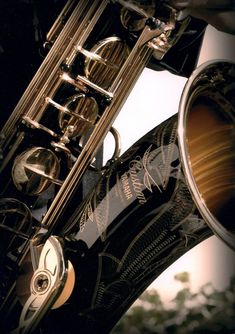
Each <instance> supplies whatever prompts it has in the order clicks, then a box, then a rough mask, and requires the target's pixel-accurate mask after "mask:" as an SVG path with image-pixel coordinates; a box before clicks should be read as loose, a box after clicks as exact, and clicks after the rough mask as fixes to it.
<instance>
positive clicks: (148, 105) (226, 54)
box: [105, 26, 235, 305]
mask: <svg viewBox="0 0 235 334" xmlns="http://www.w3.org/2000/svg"><path fill="white" fill-rule="evenodd" d="M211 59H227V60H231V61H232V60H235V36H231V35H228V34H224V33H221V32H218V31H217V30H216V29H214V28H212V27H210V26H209V27H208V28H207V31H206V34H205V38H204V41H203V45H202V50H201V53H200V57H199V62H198V64H202V63H203V62H205V61H207V60H211ZM185 83H186V78H182V77H178V76H175V75H172V74H170V73H169V72H167V71H162V72H156V71H153V70H150V69H147V68H146V69H145V70H144V72H143V73H142V75H141V77H140V78H139V80H138V81H137V83H136V85H135V87H134V89H133V90H132V92H131V94H130V96H129V97H128V99H127V101H126V103H125V105H124V107H123V109H122V110H121V113H120V114H119V116H118V118H117V119H116V121H115V123H114V127H115V128H116V129H117V130H118V131H119V133H120V135H121V139H122V152H124V151H125V150H126V149H127V148H128V147H129V146H130V145H132V144H133V143H134V142H135V141H136V140H138V139H139V138H140V137H141V136H143V135H144V134H145V133H146V132H148V131H149V130H151V129H152V128H153V127H155V126H157V125H158V124H160V123H161V122H162V121H164V120H165V119H167V118H168V117H170V116H172V115H173V114H175V113H177V111H178V104H179V100H180V96H181V93H182V90H183V87H184V85H185ZM112 150H113V141H112V138H111V135H110V137H109V135H108V136H107V139H106V147H105V158H108V157H111V155H112V153H111V152H112ZM234 259H235V252H233V251H232V250H230V249H229V248H228V247H227V246H225V245H224V244H223V243H222V242H221V241H220V240H218V238H216V237H214V236H213V237H211V238H209V239H208V240H206V241H204V242H203V243H201V244H200V245H198V246H196V247H195V248H194V249H192V250H191V251H189V252H188V253H187V254H185V255H184V256H183V257H181V258H180V259H179V260H178V261H176V262H175V263H174V264H173V265H172V266H170V267H169V268H168V269H167V270H166V271H165V272H164V273H163V274H162V275H160V276H159V277H158V278H157V279H156V281H155V282H154V283H153V284H152V285H151V286H150V288H152V287H154V288H156V289H157V290H158V292H159V293H160V296H161V298H162V301H163V302H164V303H165V304H166V305H169V303H170V300H171V299H172V298H174V296H175V294H176V291H178V290H179V289H180V288H181V286H180V285H178V284H180V283H177V282H176V281H175V280H174V275H175V274H176V273H179V272H183V271H187V272H189V273H190V281H191V288H192V290H193V291H194V292H196V291H197V290H198V288H199V287H200V286H202V285H203V284H205V283H207V282H212V283H213V285H214V286H215V288H217V289H219V290H223V288H225V287H226V286H227V285H228V283H229V278H230V277H231V275H234V274H235V268H234V267H233V266H231V263H234V262H235V261H234Z"/></svg>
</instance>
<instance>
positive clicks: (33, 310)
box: [0, 0, 235, 333]
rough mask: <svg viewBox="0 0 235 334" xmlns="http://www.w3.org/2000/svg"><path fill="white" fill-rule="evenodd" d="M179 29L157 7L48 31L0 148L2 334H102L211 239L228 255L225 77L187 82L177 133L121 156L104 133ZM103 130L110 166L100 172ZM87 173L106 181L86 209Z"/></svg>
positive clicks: (71, 5) (156, 136) (86, 6)
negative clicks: (45, 51)
mask: <svg viewBox="0 0 235 334" xmlns="http://www.w3.org/2000/svg"><path fill="white" fill-rule="evenodd" d="M143 3H144V2H143ZM111 13H112V14H111ZM65 17H66V18H67V23H66V24H65V26H63V25H62V24H61V22H62V21H63V20H64V18H65ZM154 17H155V18H154ZM176 17H177V12H176V11H175V10H174V9H173V8H172V7H170V6H169V5H167V4H164V3H163V2H161V1H159V4H156V3H155V1H150V2H148V4H147V5H146V4H141V3H140V2H135V1H133V2H128V1H122V0H119V1H87V0H81V1H79V2H78V3H77V2H76V1H69V2H68V3H67V5H66V6H65V8H64V10H63V11H62V13H61V15H60V17H59V18H58V20H57V21H56V22H55V24H54V26H53V27H52V29H51V31H50V32H49V34H48V41H47V46H49V47H51V50H50V51H49V53H48V55H47V57H46V59H45V60H44V62H43V63H42V65H41V67H40V68H39V70H38V72H37V73H36V75H35V77H34V78H33V80H32V82H31V83H30V85H29V87H28V88H27V90H26V92H25V93H24V95H23V96H22V98H21V100H20V101H19V103H18V105H17V106H16V108H15V110H14V111H13V113H12V115H11V116H10V118H9V120H8V121H7V123H6V124H5V126H4V127H3V129H2V131H1V136H0V138H1V149H2V155H3V159H2V163H1V167H0V173H1V185H2V189H1V200H0V215H1V216H0V219H1V221H0V224H1V225H0V228H1V234H2V236H1V239H3V240H4V242H3V243H2V246H1V248H2V249H1V253H2V257H1V267H2V269H1V270H2V273H1V277H3V279H2V282H1V284H2V285H1V299H2V304H1V308H0V312H1V315H4V319H3V320H2V317H1V322H2V323H1V326H2V327H0V328H2V329H3V332H6V333H8V332H11V331H12V332H15V333H29V332H35V331H36V330H37V327H38V326H39V327H40V328H39V331H42V332H44V331H45V333H50V332H51V333H53V331H54V332H57V333H60V332H61V333H65V332H66V331H68V333H70V332H71V333H72V332H76V331H77V329H78V328H79V330H80V331H81V333H108V332H109V331H110V330H111V328H112V327H113V326H114V324H115V322H116V321H118V319H119V318H120V317H121V315H122V314H123V313H124V312H125V311H126V310H127V308H128V307H129V306H130V305H131V303H132V302H133V301H134V300H135V299H136V298H137V297H138V296H139V295H140V293H141V292H142V291H143V290H144V289H145V288H146V287H147V286H148V285H149V284H150V283H151V282H152V281H153V279H154V278H155V277H156V276H157V275H159V274H160V273H161V272H162V271H163V270H165V269H166V268H167V267H168V266H169V264H170V263H172V262H173V261H175V260H176V259H177V258H178V257H179V256H181V255H182V254H184V253H185V252H186V251H187V250H189V249H190V248H191V247H193V246H194V245H196V244H197V243H199V242H201V241H202V240H204V239H205V238H206V237H208V236H210V235H211V234H212V231H213V232H214V233H216V234H217V235H218V236H219V237H221V238H222V239H223V240H224V241H225V242H226V243H227V244H228V245H229V246H231V247H233V248H234V228H233V226H232V222H233V217H234V210H233V211H231V208H232V205H231V203H232V202H233V201H234V173H233V170H234V168H233V167H234V155H233V148H234V145H235V144H234V143H235V142H234V101H233V100H232V99H231V96H232V95H233V85H232V84H231V85H230V84H229V83H232V82H233V81H234V73H235V72H234V65H233V64H230V63H226V62H223V61H220V62H218V63H212V64H206V65H205V66H204V67H203V68H202V69H198V70H197V71H195V73H194V74H193V75H192V77H191V78H190V79H189V82H188V84H187V85H186V87H185V91H184V93H183V95H182V101H181V107H180V113H179V122H178V125H177V117H173V118H172V119H170V120H168V121H166V122H164V123H163V124H161V125H160V126H159V127H157V128H156V129H154V130H153V131H152V132H150V133H149V134H147V135H146V136H145V137H143V138H142V139H141V140H140V141H139V142H137V143H136V144H135V145H134V146H133V147H132V148H130V149H129V150H128V151H127V152H126V153H125V154H124V155H123V156H122V157H120V158H119V157H118V152H119V139H118V135H117V133H116V131H115V130H114V129H113V128H112V124H113V122H114V120H115V118H116V116H117V114H118V112H119V111H120V109H121V107H122V105H123V104H124V102H125V100H126V98H127V96H128V94H129V93H130V91H131V89H132V88H133V86H134V84H135V82H136V81H137V79H138V77H139V75H140V73H141V72H142V70H143V68H144V67H145V66H146V65H147V64H148V62H149V60H150V58H151V57H152V56H153V55H154V57H155V58H157V59H159V60H160V59H162V57H164V55H165V54H166V53H167V51H168V50H169V49H170V48H171V47H172V46H173V45H174V44H175V43H176V42H177V40H178V39H179V38H180V36H181V35H182V34H183V33H184V30H185V28H186V27H187V24H188V19H185V20H184V21H181V22H178V21H177V20H176ZM201 119H203V120H204V122H205V124H209V126H208V127H205V128H203V129H202V131H201V132H200V127H201V126H198V124H200V122H201ZM195 124H196V126H195ZM177 128H178V132H177ZM198 128H199V130H196V129H198ZM108 131H111V132H112V133H113V135H114V137H115V139H116V148H115V153H114V155H113V157H112V158H111V160H110V161H109V164H108V166H107V167H105V168H102V169H101V170H100V171H98V170H97V163H96V154H97V152H98V149H99V148H100V147H101V145H102V142H103V140H104V138H105V136H106V135H107V133H108ZM203 131H204V132H205V133H207V132H208V136H207V137H206V136H205V138H204V137H202V132H203ZM213 131H214V132H213ZM225 133H226V134H227V135H228V136H227V137H226V138H225ZM216 134H218V141H217V140H216V139H214V141H213V140H210V139H208V138H210V137H211V136H212V138H215V137H216ZM197 138H199V139H197ZM197 140H198V142H197ZM195 141H196V148H195ZM204 142H205V143H206V144H205V147H204ZM211 148H212V149H211ZM198 151H199V152H198ZM227 151H229V153H231V154H227ZM179 152H180V153H179ZM205 156H206V157H207V158H208V161H209V164H208V166H207V164H206V163H205V161H204V160H205ZM181 165H182V166H181ZM208 169H209V170H210V171H211V172H208V173H205V170H206V171H207V170H208ZM90 171H91V172H92V171H94V173H95V174H99V175H100V177H101V178H100V181H99V182H98V183H97V185H96V186H95V187H94V186H93V187H92V188H94V189H92V190H91V193H90V194H89V195H88V197H86V198H85V200H83V195H82V185H81V182H82V181H83V179H85V177H86V173H88V172H90ZM205 179H206V180H205ZM85 180H86V179H85ZM215 180H218V184H217V187H216V186H214V183H215ZM85 182H86V181H85ZM212 194H213V196H212ZM192 198H193V199H192ZM179 207H180V208H179ZM181 207H182V209H181ZM228 208H230V209H228ZM198 210H199V211H200V213H199V211H198ZM227 210H230V211H229V212H230V213H229V214H228V215H226V214H225V212H226V211H227ZM227 212H228V211H227ZM202 217H203V218H202ZM224 217H225V218H224ZM203 219H204V220H205V222H206V223H207V224H208V225H209V226H210V228H211V229H210V228H208V227H207V225H206V224H205V222H204V220H203ZM133 222H135V224H133ZM136 225H137V226H136ZM120 240H122V242H120ZM57 307H59V308H58V309H56V310H53V311H51V312H49V310H50V309H53V308H57ZM48 312H49V315H48V316H47V313H48ZM107 316H108V320H107V319H106V317H107ZM64 317H65V318H66V319H67V321H68V322H66V324H63V323H62V322H61V319H62V318H64ZM74 320H75V321H76V324H75V325H73V324H72V323H73V321H74ZM68 323H69V324H70V325H68ZM16 327H18V328H17V329H15V328H16ZM68 327H69V329H68Z"/></svg>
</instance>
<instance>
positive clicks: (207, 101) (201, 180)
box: [186, 96, 235, 231]
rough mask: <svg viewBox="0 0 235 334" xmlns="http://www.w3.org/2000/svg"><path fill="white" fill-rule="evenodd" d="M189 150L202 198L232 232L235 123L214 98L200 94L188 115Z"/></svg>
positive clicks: (234, 178) (215, 215)
mask: <svg viewBox="0 0 235 334" xmlns="http://www.w3.org/2000/svg"><path fill="white" fill-rule="evenodd" d="M186 128H187V135H186V136H187V141H188V153H189V159H190V165H191V169H192V174H193V177H194V180H195V183H196V185H197V188H198V191H199V193H200V196H201V198H202V201H203V202H204V203H205V205H206V206H207V207H208V209H209V210H210V212H211V213H212V215H213V216H214V217H215V218H216V219H217V220H218V221H219V222H220V223H221V224H222V225H223V226H224V227H225V228H226V229H228V230H229V231H232V230H234V226H233V222H232V219H233V218H232V217H234V214H235V206H234V200H235V186H234V184H235V125H234V120H233V119H232V117H231V116H229V114H227V113H226V112H225V111H224V110H223V106H222V105H220V104H219V103H218V102H217V101H216V100H213V99H212V98H211V97H207V96H200V97H197V98H196V99H195V100H194V101H193V103H192V105H191V107H190V110H189V112H188V118H187V126H186Z"/></svg>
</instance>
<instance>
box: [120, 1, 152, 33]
mask: <svg viewBox="0 0 235 334" xmlns="http://www.w3.org/2000/svg"><path fill="white" fill-rule="evenodd" d="M119 2H120V3H122V5H123V8H122V10H121V22H122V25H123V26H124V28H126V29H128V30H129V31H139V30H141V29H143V28H144V26H145V24H146V20H147V19H148V18H149V17H151V16H154V14H155V9H156V1H154V0H151V1H148V3H147V4H146V1H134V0H132V1H128V2H127V1H119Z"/></svg>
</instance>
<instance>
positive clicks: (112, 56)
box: [84, 37, 129, 89]
mask: <svg viewBox="0 0 235 334" xmlns="http://www.w3.org/2000/svg"><path fill="white" fill-rule="evenodd" d="M91 52H92V53H94V54H97V55H98V56H100V57H102V58H103V59H104V61H102V62H98V61H96V60H93V58H89V57H87V58H86V61H85V69H84V70H85V75H86V77H87V78H88V79H89V80H90V81H92V82H93V83H95V84H96V85H98V86H101V87H102V88H104V89H107V88H108V87H110V86H111V84H112V83H113V81H114V79H115V77H116V75H117V73H118V72H119V69H120V68H121V66H122V65H123V64H124V62H125V60H126V59H127V57H128V55H129V48H128V46H127V44H126V43H125V42H124V41H122V40H121V39H120V38H118V37H109V38H106V39H104V40H102V41H100V42H99V43H97V44H96V45H95V46H94V47H93V48H92V49H91ZM106 59H108V61H109V63H108V64H105V60H106ZM109 64H113V65H115V66H109Z"/></svg>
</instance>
